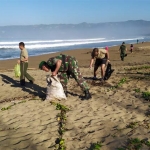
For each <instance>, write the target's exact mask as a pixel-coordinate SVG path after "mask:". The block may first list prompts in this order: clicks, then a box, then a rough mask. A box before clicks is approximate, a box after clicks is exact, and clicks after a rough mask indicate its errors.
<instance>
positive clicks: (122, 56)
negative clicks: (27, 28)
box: [120, 44, 126, 61]
mask: <svg viewBox="0 0 150 150" xmlns="http://www.w3.org/2000/svg"><path fill="white" fill-rule="evenodd" d="M125 56H126V46H125V45H124V44H122V45H121V46H120V58H121V60H122V61H124V57H125Z"/></svg>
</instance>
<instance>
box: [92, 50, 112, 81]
mask: <svg viewBox="0 0 150 150" xmlns="http://www.w3.org/2000/svg"><path fill="white" fill-rule="evenodd" d="M91 56H92V58H91V62H90V68H92V65H93V63H94V60H95V65H94V77H93V79H94V80H95V79H97V78H96V76H97V70H98V68H99V67H101V81H104V76H105V67H106V62H107V60H109V52H108V50H106V49H99V48H94V49H93V51H92V54H91Z"/></svg>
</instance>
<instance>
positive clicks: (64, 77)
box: [59, 72, 69, 96]
mask: <svg viewBox="0 0 150 150" xmlns="http://www.w3.org/2000/svg"><path fill="white" fill-rule="evenodd" d="M59 78H60V82H61V84H62V86H63V89H64V92H65V94H66V96H67V84H68V80H69V75H68V74H67V72H61V73H60V74H59Z"/></svg>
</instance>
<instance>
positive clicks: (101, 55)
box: [94, 48, 107, 59]
mask: <svg viewBox="0 0 150 150" xmlns="http://www.w3.org/2000/svg"><path fill="white" fill-rule="evenodd" d="M106 53H107V51H106V50H105V49H102V48H99V49H98V56H95V57H94V58H96V59H103V58H105V56H106Z"/></svg>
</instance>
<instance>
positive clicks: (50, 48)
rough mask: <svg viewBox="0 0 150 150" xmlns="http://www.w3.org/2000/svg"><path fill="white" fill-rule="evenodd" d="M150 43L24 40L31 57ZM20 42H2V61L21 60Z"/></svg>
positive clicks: (134, 41) (109, 40) (129, 40)
mask: <svg viewBox="0 0 150 150" xmlns="http://www.w3.org/2000/svg"><path fill="white" fill-rule="evenodd" d="M137 39H139V42H142V41H145V42H146V41H150V38H149V37H134V38H120V39H115V38H111V39H107V38H91V39H90V38H89V39H67V40H66V39H63V40H61V39H60V40H55V39H54V40H38V41H36V40H24V41H23V42H24V43H25V45H26V49H27V50H28V53H29V56H37V55H42V54H48V53H55V52H60V51H64V50H73V49H79V48H94V47H105V46H115V45H120V44H121V43H122V42H123V41H124V42H125V43H128V44H131V43H132V44H134V43H136V42H137ZM19 42H20V41H19V40H13V41H7V40H5V41H0V60H5V59H14V58H19V55H20V50H19V47H18V44H19Z"/></svg>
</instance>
